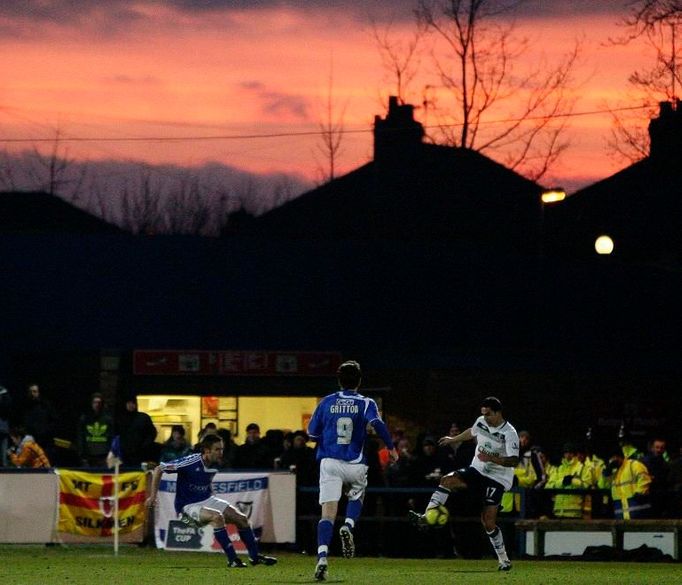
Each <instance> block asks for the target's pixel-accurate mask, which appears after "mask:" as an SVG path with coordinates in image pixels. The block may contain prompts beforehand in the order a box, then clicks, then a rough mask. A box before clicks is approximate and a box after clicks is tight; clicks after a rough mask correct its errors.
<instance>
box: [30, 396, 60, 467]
mask: <svg viewBox="0 0 682 585" xmlns="http://www.w3.org/2000/svg"><path fill="white" fill-rule="evenodd" d="M23 421H24V424H23V426H24V428H25V429H26V433H27V434H29V435H31V436H33V438H34V439H35V441H36V443H38V444H39V445H40V446H41V447H42V448H43V449H44V450H45V453H46V454H47V456H48V457H52V456H53V455H54V433H55V427H56V424H57V413H56V411H55V410H54V408H53V407H52V404H51V403H50V402H49V401H48V400H46V399H45V398H44V397H43V396H42V394H41V393H40V386H38V384H30V385H29V386H28V388H27V390H26V404H25V407H24V413H23Z"/></svg>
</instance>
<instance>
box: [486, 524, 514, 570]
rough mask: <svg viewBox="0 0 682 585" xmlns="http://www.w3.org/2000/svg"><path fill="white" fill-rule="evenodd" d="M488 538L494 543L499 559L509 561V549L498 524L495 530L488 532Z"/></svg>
mask: <svg viewBox="0 0 682 585" xmlns="http://www.w3.org/2000/svg"><path fill="white" fill-rule="evenodd" d="M486 534H487V535H488V538H489V539H490V544H492V545H493V549H494V550H495V554H496V555H497V559H498V560H499V561H500V562H501V563H503V562H509V557H508V556H507V549H506V548H505V547H504V539H503V538H502V531H501V530H500V529H499V527H498V526H495V530H493V531H492V532H486Z"/></svg>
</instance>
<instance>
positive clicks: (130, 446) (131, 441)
mask: <svg viewBox="0 0 682 585" xmlns="http://www.w3.org/2000/svg"><path fill="white" fill-rule="evenodd" d="M118 429H119V435H120V437H121V456H122V457H121V458H122V459H123V465H130V466H137V465H140V464H141V463H142V462H143V461H151V460H153V459H154V455H155V453H154V439H156V427H155V426H154V423H153V422H152V419H151V417H150V416H149V415H148V414H147V413H146V412H140V411H139V410H137V398H136V397H135V396H130V397H129V398H128V399H127V400H126V406H125V411H124V412H123V413H122V414H121V418H120V420H119V424H118Z"/></svg>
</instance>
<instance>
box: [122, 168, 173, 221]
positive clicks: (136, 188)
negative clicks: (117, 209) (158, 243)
mask: <svg viewBox="0 0 682 585" xmlns="http://www.w3.org/2000/svg"><path fill="white" fill-rule="evenodd" d="M133 181H134V183H133V184H132V185H131V184H130V182H126V186H125V187H124V190H123V194H122V197H121V222H120V223H121V226H122V227H123V228H124V229H127V230H129V231H131V232H133V233H134V234H154V233H157V232H158V231H160V230H161V229H162V227H163V217H162V215H163V214H162V211H161V194H162V192H163V186H162V184H161V180H160V177H158V176H156V175H155V174H154V172H153V169H152V167H151V166H149V165H141V166H140V172H139V175H138V177H136V178H135V179H133Z"/></svg>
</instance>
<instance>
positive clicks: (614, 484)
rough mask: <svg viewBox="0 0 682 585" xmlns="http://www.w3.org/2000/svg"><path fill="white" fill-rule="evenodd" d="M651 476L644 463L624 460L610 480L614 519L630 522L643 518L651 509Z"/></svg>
mask: <svg viewBox="0 0 682 585" xmlns="http://www.w3.org/2000/svg"><path fill="white" fill-rule="evenodd" d="M650 485H651V476H650V475H649V471H648V470H647V468H646V465H644V463H641V462H639V461H636V460H634V459H625V460H624V461H623V465H621V466H620V467H619V468H618V471H616V475H615V477H614V478H613V479H612V480H611V499H612V500H613V511H614V514H615V516H616V518H623V519H624V520H630V519H631V518H637V517H642V516H645V515H646V514H647V513H648V512H649V510H650V509H651V502H650V501H649V486H650Z"/></svg>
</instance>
